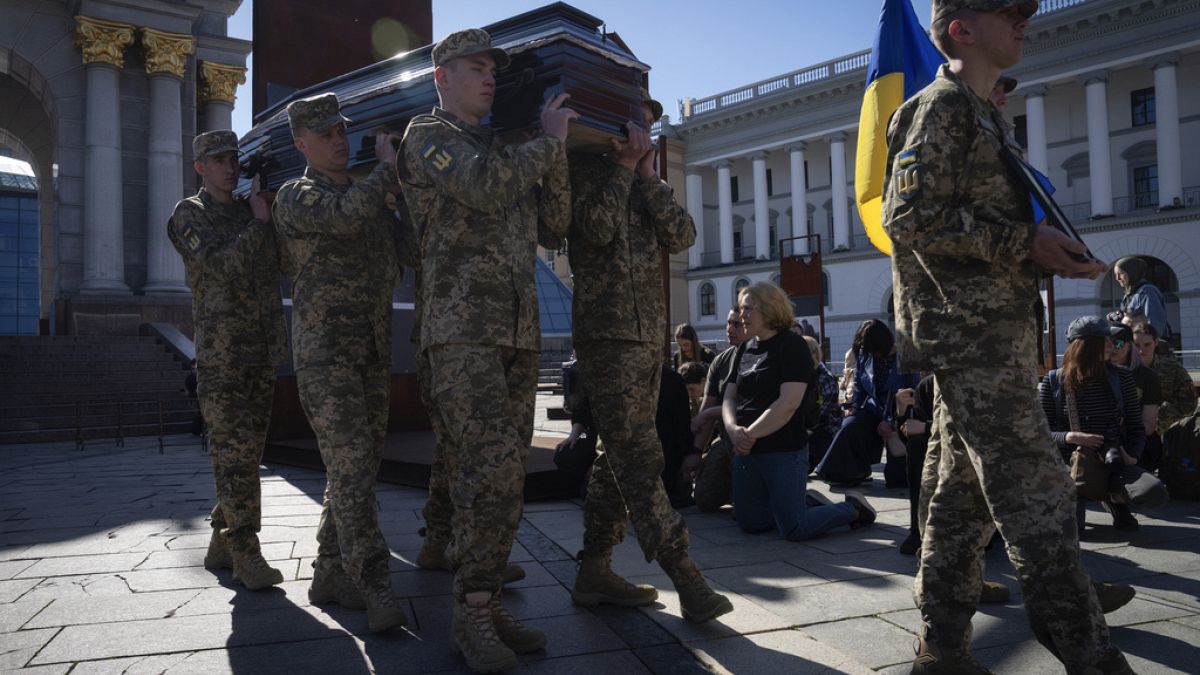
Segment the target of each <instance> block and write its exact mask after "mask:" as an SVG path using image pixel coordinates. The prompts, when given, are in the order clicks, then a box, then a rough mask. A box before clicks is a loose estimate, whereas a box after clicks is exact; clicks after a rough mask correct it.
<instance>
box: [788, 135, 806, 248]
mask: <svg viewBox="0 0 1200 675" xmlns="http://www.w3.org/2000/svg"><path fill="white" fill-rule="evenodd" d="M807 149H808V144H807V143H798V144H796V145H793V146H792V147H790V148H788V167H789V168H788V170H789V172H790V178H791V189H792V236H793V237H803V236H806V235H809V234H811V233H810V232H809V231H808V194H807V190H808V185H807V184H806V183H807V182H806V181H805V180H804V151H805V150H807ZM796 253H799V254H804V253H808V240H807V239H800V240H797V241H796Z"/></svg>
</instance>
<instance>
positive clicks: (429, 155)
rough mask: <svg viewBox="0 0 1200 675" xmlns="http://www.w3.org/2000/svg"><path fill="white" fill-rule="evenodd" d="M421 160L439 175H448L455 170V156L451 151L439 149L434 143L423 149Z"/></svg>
mask: <svg viewBox="0 0 1200 675" xmlns="http://www.w3.org/2000/svg"><path fill="white" fill-rule="evenodd" d="M421 159H424V160H425V163H426V164H428V165H430V166H432V167H433V169H434V171H437V172H438V173H447V172H449V171H451V170H452V169H454V155H452V154H450V151H449V150H445V149H441V148H438V146H437V144H435V143H434V142H433V141H430V142H428V143H426V144H425V147H423V148H421Z"/></svg>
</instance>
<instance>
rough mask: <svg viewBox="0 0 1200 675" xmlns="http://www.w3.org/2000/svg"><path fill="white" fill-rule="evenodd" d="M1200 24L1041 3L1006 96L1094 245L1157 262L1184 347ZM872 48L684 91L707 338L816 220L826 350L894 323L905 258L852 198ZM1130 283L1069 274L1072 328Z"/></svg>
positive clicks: (667, 131) (1163, 8) (1189, 15)
mask: <svg viewBox="0 0 1200 675" xmlns="http://www.w3.org/2000/svg"><path fill="white" fill-rule="evenodd" d="M865 33H866V31H864V34H865ZM1198 36H1200V0H1058V1H1044V2H1042V10H1041V11H1040V12H1039V13H1038V15H1036V16H1035V17H1034V18H1033V20H1032V22H1031V24H1030V26H1029V29H1028V30H1027V31H1026V46H1025V58H1024V60H1023V61H1022V62H1021V64H1019V65H1018V66H1017V67H1016V68H1014V69H1013V70H1012V71H1011V72H1010V73H1009V74H1011V75H1012V76H1014V77H1016V78H1017V79H1018V80H1019V81H1020V84H1019V87H1018V89H1017V90H1016V91H1015V92H1014V93H1013V94H1011V95H1010V97H1009V104H1008V106H1007V109H1006V110H1005V114H1006V115H1007V116H1008V117H1009V119H1010V120H1012V121H1013V123H1014V125H1015V130H1016V135H1017V138H1018V140H1019V141H1020V142H1021V143H1022V145H1024V146H1025V147H1026V149H1027V154H1028V157H1029V159H1030V161H1031V163H1032V164H1033V165H1034V166H1036V167H1037V168H1038V169H1040V170H1041V171H1042V172H1043V173H1045V174H1046V175H1048V176H1049V177H1050V179H1051V181H1052V182H1053V183H1054V185H1055V186H1056V188H1057V192H1056V195H1055V196H1056V199H1057V201H1058V203H1059V204H1060V205H1062V206H1063V207H1064V209H1065V211H1066V212H1067V214H1068V215H1069V217H1070V218H1071V220H1072V222H1073V223H1074V224H1075V226H1076V228H1077V229H1078V230H1079V231H1080V233H1081V234H1082V235H1083V237H1084V239H1085V240H1086V241H1087V242H1088V244H1089V246H1090V247H1091V249H1092V250H1093V251H1094V252H1095V253H1096V254H1097V255H1098V256H1100V257H1101V258H1102V259H1104V260H1106V261H1108V262H1110V263H1111V262H1112V261H1115V260H1116V259H1117V258H1120V257H1122V256H1126V255H1138V256H1143V257H1145V258H1147V259H1148V260H1149V262H1151V263H1152V268H1153V272H1152V274H1153V278H1154V280H1155V282H1156V283H1158V285H1159V286H1160V288H1162V290H1163V291H1164V293H1165V295H1166V296H1167V300H1168V313H1169V315H1170V320H1171V325H1172V328H1173V329H1174V331H1175V332H1176V333H1178V334H1179V335H1181V338H1182V343H1181V346H1182V347H1183V348H1184V349H1185V350H1195V349H1197V348H1200V153H1196V152H1188V151H1187V149H1188V148H1193V149H1194V148H1200V88H1197V87H1196V86H1195V84H1196V83H1200V37H1198ZM864 42H866V39H864ZM869 57H870V52H869V50H863V51H859V52H856V53H854V54H850V55H848V56H846V57H843V58H839V59H835V60H832V61H829V62H826V63H820V64H816V65H812V66H808V67H805V68H802V69H800V70H796V71H793V72H790V73H786V74H783V75H780V76H779V77H775V78H771V79H768V80H764V81H761V82H756V83H753V84H749V85H746V86H745V87H741V88H739V89H736V90H733V91H728V92H723V93H721V94H717V95H715V96H709V97H706V98H703V99H698V100H696V99H687V100H685V101H683V102H682V106H681V107H682V110H681V111H680V112H681V120H680V121H679V122H678V123H675V124H670V123H668V124H666V125H663V127H662V131H661V133H662V134H664V135H667V136H669V137H671V138H674V139H677V140H678V141H679V142H681V143H682V144H684V146H685V148H686V149H685V151H684V153H683V161H682V169H683V172H684V174H685V175H686V179H685V180H684V181H683V184H682V185H679V194H680V198H681V200H685V201H686V204H687V208H688V210H689V211H690V212H691V214H692V216H693V218H694V219H695V221H696V224H697V227H698V230H699V236H698V238H697V243H696V245H695V246H694V247H693V248H692V249H691V250H690V251H689V254H688V258H687V266H686V267H687V270H686V273H685V277H686V302H684V303H683V304H685V306H686V307H687V308H688V319H689V320H690V321H691V322H692V323H693V324H694V325H695V326H696V328H697V330H698V331H699V333H700V336H701V339H703V340H705V341H707V342H711V343H719V342H721V341H722V340H723V335H724V316H725V313H726V311H727V309H728V308H729V307H730V306H731V305H732V303H733V299H734V297H735V295H736V289H737V288H739V287H740V286H743V285H746V284H748V283H750V282H754V281H759V280H775V281H777V280H778V275H779V257H780V254H781V252H780V242H781V241H782V242H784V250H783V255H791V254H793V253H796V254H803V253H806V252H807V249H806V248H804V244H803V243H801V242H795V241H787V240H789V239H790V238H792V237H795V236H803V235H808V234H816V235H819V237H820V247H821V251H822V259H823V263H824V273H825V280H826V287H825V315H826V322H827V323H826V336H827V337H828V338H829V340H830V343H831V345H832V347H831V354H829V355H826V358H827V359H830V357H831V356H832V357H833V358H832V360H833V361H835V362H836V361H840V357H841V354H842V353H843V352H844V351H845V350H846V349H847V348H848V347H849V343H850V340H851V338H852V336H853V333H854V330H855V328H856V327H857V326H858V324H859V323H860V322H862V321H863V320H865V319H868V318H883V319H886V320H888V321H889V322H890V320H891V266H890V261H889V259H888V258H887V257H885V256H884V255H882V254H881V253H879V252H878V251H876V250H875V249H874V248H873V247H872V246H871V244H870V243H869V242H868V240H867V237H866V234H865V232H864V230H863V227H862V223H861V221H860V219H859V217H858V213H857V209H856V208H855V206H854V163H855V161H854V160H855V154H856V152H855V148H856V144H857V126H858V117H859V108H860V105H861V101H862V96H863V91H864V84H865V80H866V69H867V62H868V60H869ZM1120 296H1121V293H1120V289H1119V288H1118V287H1116V285H1115V283H1114V282H1113V280H1112V278H1111V275H1109V276H1106V277H1105V278H1102V279H1098V280H1095V281H1068V280H1062V279H1058V280H1056V284H1055V299H1056V305H1057V312H1056V316H1055V318H1056V320H1057V325H1058V326H1059V328H1060V333H1061V331H1062V329H1064V328H1065V326H1066V325H1067V324H1068V323H1069V322H1070V321H1071V320H1072V319H1073V318H1075V317H1076V316H1079V315H1083V314H1088V313H1103V312H1106V311H1108V310H1109V309H1111V308H1112V307H1113V304H1114V302H1118V303H1119V300H1120ZM681 300H682V299H681V298H677V299H676V304H680V303H681ZM1064 344H1065V341H1064V340H1062V339H1059V341H1058V346H1059V350H1060V351H1061V349H1062V347H1063V346H1064ZM1193 367H1195V366H1193Z"/></svg>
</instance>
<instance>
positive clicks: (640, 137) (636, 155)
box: [611, 122, 654, 171]
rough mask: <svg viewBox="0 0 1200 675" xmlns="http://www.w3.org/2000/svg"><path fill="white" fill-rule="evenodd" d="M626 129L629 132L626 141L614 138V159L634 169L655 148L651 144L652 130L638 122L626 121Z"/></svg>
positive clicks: (631, 169)
mask: <svg viewBox="0 0 1200 675" xmlns="http://www.w3.org/2000/svg"><path fill="white" fill-rule="evenodd" d="M625 129H626V130H627V131H628V133H629V138H628V139H627V140H624V141H618V140H617V139H615V138H614V139H612V141H611V142H612V149H613V159H614V160H615V161H616V162H617V164H620V165H621V166H623V167H625V168H627V169H629V170H630V171H634V170H636V169H637V168H638V162H641V161H642V159H643V158H645V157H646V155H647V154H649V153H650V152H651V151H652V150H653V149H654V148H653V146H652V145H651V144H650V132H649V131H646V130H645V129H643V128H642V126H641V125H640V124H638V123H637V122H626V124H625Z"/></svg>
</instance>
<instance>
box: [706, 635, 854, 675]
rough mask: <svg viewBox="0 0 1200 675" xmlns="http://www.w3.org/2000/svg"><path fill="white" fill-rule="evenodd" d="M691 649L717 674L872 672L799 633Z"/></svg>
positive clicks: (714, 642)
mask: <svg viewBox="0 0 1200 675" xmlns="http://www.w3.org/2000/svg"><path fill="white" fill-rule="evenodd" d="M690 647H691V649H692V650H693V652H694V653H695V654H696V656H697V658H698V659H699V660H700V662H701V663H702V664H704V665H705V666H706V667H708V668H709V669H710V670H711V671H712V672H716V673H804V674H807V673H814V674H815V673H822V674H825V673H848V674H850V675H866V674H867V673H871V672H872V671H871V669H870V668H867V667H866V666H864V665H862V664H860V663H858V662H857V661H856V660H855V659H854V658H853V657H851V656H849V655H847V654H844V653H842V652H839V651H837V650H836V649H833V648H832V647H828V646H826V645H824V644H821V643H820V642H817V641H816V640H814V639H812V638H811V637H808V636H806V635H804V634H803V633H801V632H799V631H795V630H778V631H772V632H769V633H758V634H755V635H739V636H734V637H726V638H720V639H712V640H705V641H702V642H697V643H694V644H692V645H690Z"/></svg>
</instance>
